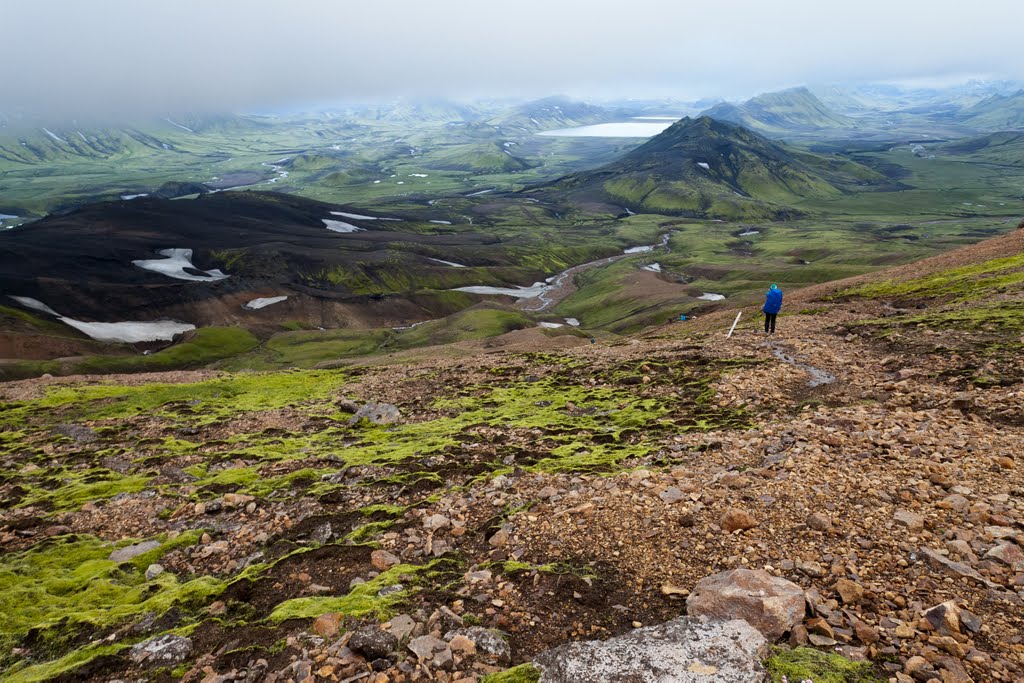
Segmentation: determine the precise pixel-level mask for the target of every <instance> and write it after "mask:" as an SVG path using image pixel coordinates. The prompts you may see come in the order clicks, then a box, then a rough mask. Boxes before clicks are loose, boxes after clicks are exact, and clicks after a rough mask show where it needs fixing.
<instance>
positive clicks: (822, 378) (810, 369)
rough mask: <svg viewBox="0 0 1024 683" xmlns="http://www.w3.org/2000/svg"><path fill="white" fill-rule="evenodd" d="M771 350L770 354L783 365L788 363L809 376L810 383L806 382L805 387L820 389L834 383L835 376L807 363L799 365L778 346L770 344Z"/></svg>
mask: <svg viewBox="0 0 1024 683" xmlns="http://www.w3.org/2000/svg"><path fill="white" fill-rule="evenodd" d="M771 348H772V354H773V355H774V356H775V357H776V358H778V359H779V360H781V361H782V362H783V363H788V364H790V365H792V366H793V367H795V368H799V369H801V370H803V371H804V372H806V373H807V374H808V375H810V376H811V379H810V381H808V382H807V386H809V387H811V388H812V389H813V388H814V387H820V386H822V385H825V384H832V382H835V381H836V376H835V375H833V374H832V373H830V372H826V371H825V370H822V369H821V368H816V367H814V366H813V365H809V364H807V363H801V362H800V361H798V360H797V359H796V357H794V356H791V355H789V354H788V353H786V352H785V351H783V350H782V348H781V347H780V346H779V345H778V344H772V345H771Z"/></svg>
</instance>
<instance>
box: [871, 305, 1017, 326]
mask: <svg viewBox="0 0 1024 683" xmlns="http://www.w3.org/2000/svg"><path fill="white" fill-rule="evenodd" d="M851 326H852V327H877V328H881V329H884V330H888V331H891V330H893V329H894V328H896V327H927V328H932V329H950V328H952V329H957V330H967V331H975V332H976V331H990V332H1018V331H1021V330H1024V301H1008V302H1004V303H995V304H987V305H982V306H974V307H965V308H943V309H941V310H938V311H928V312H926V313H921V314H918V315H904V316H894V317H892V318H878V319H871V320H860V321H857V322H856V323H854V324H852V325H851Z"/></svg>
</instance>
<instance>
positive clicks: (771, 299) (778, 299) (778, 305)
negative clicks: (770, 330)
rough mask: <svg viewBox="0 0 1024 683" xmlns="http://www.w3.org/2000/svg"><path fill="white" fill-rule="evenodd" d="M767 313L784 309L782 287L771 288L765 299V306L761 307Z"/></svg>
mask: <svg viewBox="0 0 1024 683" xmlns="http://www.w3.org/2000/svg"><path fill="white" fill-rule="evenodd" d="M761 310H762V311H764V312H765V313H778V312H779V311H781V310H782V290H781V289H769V290H768V296H766V297H765V299H764V308H762V309H761Z"/></svg>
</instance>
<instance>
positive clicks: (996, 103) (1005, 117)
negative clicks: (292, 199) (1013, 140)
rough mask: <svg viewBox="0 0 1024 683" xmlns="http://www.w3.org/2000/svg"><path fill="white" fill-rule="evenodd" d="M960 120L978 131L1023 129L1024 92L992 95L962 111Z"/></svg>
mask: <svg viewBox="0 0 1024 683" xmlns="http://www.w3.org/2000/svg"><path fill="white" fill-rule="evenodd" d="M959 118H960V120H961V121H962V122H963V123H964V124H966V125H968V126H972V127H974V128H978V129H980V130H1017V129H1021V128H1024V90H1020V91H1018V92H1016V93H1014V94H1012V95H993V96H992V97H989V98H986V99H984V100H982V101H981V102H978V103H977V104H975V105H974V106H972V107H969V108H967V109H964V110H963V111H962V112H961V113H960V116H959Z"/></svg>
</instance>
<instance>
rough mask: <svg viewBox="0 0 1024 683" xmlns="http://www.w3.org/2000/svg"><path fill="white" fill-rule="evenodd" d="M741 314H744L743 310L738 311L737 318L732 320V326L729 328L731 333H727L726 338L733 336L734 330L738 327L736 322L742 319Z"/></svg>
mask: <svg viewBox="0 0 1024 683" xmlns="http://www.w3.org/2000/svg"><path fill="white" fill-rule="evenodd" d="M741 315H743V311H738V312H737V313H736V319H735V320H733V321H732V327H730V328H729V334H727V335H725V338H726V339H728V338H729V337H731V336H732V333H733V331H734V330H735V329H736V324H737V323H738V322H739V321H740V316H741Z"/></svg>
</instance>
